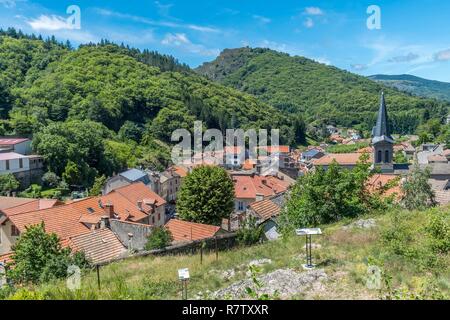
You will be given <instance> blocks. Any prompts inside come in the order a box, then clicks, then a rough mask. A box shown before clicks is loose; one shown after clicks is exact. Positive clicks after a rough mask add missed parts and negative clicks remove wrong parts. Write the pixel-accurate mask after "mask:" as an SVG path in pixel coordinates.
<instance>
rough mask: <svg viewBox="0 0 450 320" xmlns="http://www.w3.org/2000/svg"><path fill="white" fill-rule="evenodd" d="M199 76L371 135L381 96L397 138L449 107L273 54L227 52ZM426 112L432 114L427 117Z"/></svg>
mask: <svg viewBox="0 0 450 320" xmlns="http://www.w3.org/2000/svg"><path fill="white" fill-rule="evenodd" d="M196 71H197V72H198V73H199V74H202V75H205V76H207V77H208V78H210V79H212V80H215V81H218V82H220V83H222V84H225V85H228V86H231V87H234V88H237V89H240V90H241V91H243V92H246V93H250V94H253V95H255V96H257V97H259V98H260V99H261V100H262V101H265V102H267V103H270V104H272V105H273V106H275V107H277V108H278V109H280V110H284V111H287V112H292V113H294V112H295V113H297V112H301V113H303V114H305V116H306V118H307V120H309V122H313V121H315V122H316V123H331V124H337V125H343V126H349V127H352V126H355V125H357V124H362V127H363V128H364V129H365V130H370V128H372V126H373V123H374V121H375V116H376V111H377V109H378V106H379V96H380V92H381V91H382V90H384V91H385V93H386V98H387V103H388V105H389V110H390V115H391V119H392V122H393V123H392V125H393V128H394V130H395V131H396V132H399V133H408V132H409V133H411V132H414V131H415V129H416V127H417V126H418V125H419V124H420V122H421V121H422V116H423V115H424V114H426V115H427V117H428V116H429V115H431V117H443V116H444V115H445V114H446V113H447V109H448V107H449V105H450V104H449V103H447V102H441V101H436V100H431V99H422V98H417V97H414V96H412V95H409V94H406V93H403V92H400V91H398V90H396V89H393V88H390V87H388V86H385V85H383V84H381V83H377V82H374V81H371V80H370V79H367V78H365V77H362V76H359V75H356V74H352V73H350V72H347V71H343V70H340V69H338V68H335V67H332V66H327V65H324V64H321V63H318V62H315V61H313V60H310V59H307V58H304V57H298V56H294V57H291V56H289V55H288V54H285V53H280V52H276V51H273V50H269V49H260V48H257V49H252V48H248V47H247V48H240V49H230V50H224V51H223V52H222V53H221V54H220V56H219V57H218V58H217V59H216V60H214V61H213V62H209V63H205V64H204V65H202V66H200V67H199V68H197V69H196ZM425 110H428V112H425Z"/></svg>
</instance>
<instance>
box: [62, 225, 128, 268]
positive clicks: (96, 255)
mask: <svg viewBox="0 0 450 320" xmlns="http://www.w3.org/2000/svg"><path fill="white" fill-rule="evenodd" d="M69 246H70V247H71V248H72V249H73V250H74V251H82V252H84V253H85V254H86V256H87V257H88V258H89V259H90V261H91V262H92V263H94V264H98V263H104V262H108V261H111V260H114V259H117V258H120V257H122V256H124V255H126V253H127V249H126V248H125V247H124V246H123V245H122V243H121V242H120V240H119V239H118V238H117V236H116V235H115V234H114V233H113V232H112V231H111V230H110V229H103V230H95V231H92V232H89V233H85V234H82V235H79V236H75V237H72V238H70V239H69Z"/></svg>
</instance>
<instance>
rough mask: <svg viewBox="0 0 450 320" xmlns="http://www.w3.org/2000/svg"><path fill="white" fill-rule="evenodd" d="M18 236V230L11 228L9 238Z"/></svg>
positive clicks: (14, 227)
mask: <svg viewBox="0 0 450 320" xmlns="http://www.w3.org/2000/svg"><path fill="white" fill-rule="evenodd" d="M18 236H20V231H19V229H17V228H16V226H11V237H18Z"/></svg>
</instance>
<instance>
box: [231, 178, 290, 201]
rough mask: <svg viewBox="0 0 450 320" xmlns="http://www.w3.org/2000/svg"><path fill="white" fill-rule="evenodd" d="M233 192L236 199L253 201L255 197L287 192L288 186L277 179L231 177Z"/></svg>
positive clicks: (287, 183) (283, 181) (285, 182)
mask: <svg viewBox="0 0 450 320" xmlns="http://www.w3.org/2000/svg"><path fill="white" fill-rule="evenodd" d="M233 182H234V190H235V195H236V198H238V199H255V198H256V196H257V195H262V196H264V197H269V196H273V195H276V194H279V193H283V192H285V191H287V190H288V188H289V186H290V184H289V182H287V181H285V180H281V179H279V178H277V177H272V176H268V177H261V176H257V175H254V176H238V175H236V176H233Z"/></svg>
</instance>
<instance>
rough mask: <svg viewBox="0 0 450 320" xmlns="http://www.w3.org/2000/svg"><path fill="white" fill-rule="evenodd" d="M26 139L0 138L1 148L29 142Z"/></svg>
mask: <svg viewBox="0 0 450 320" xmlns="http://www.w3.org/2000/svg"><path fill="white" fill-rule="evenodd" d="M29 140H30V139H27V138H0V145H1V146H13V145H16V144H19V143H22V142H25V141H29Z"/></svg>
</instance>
